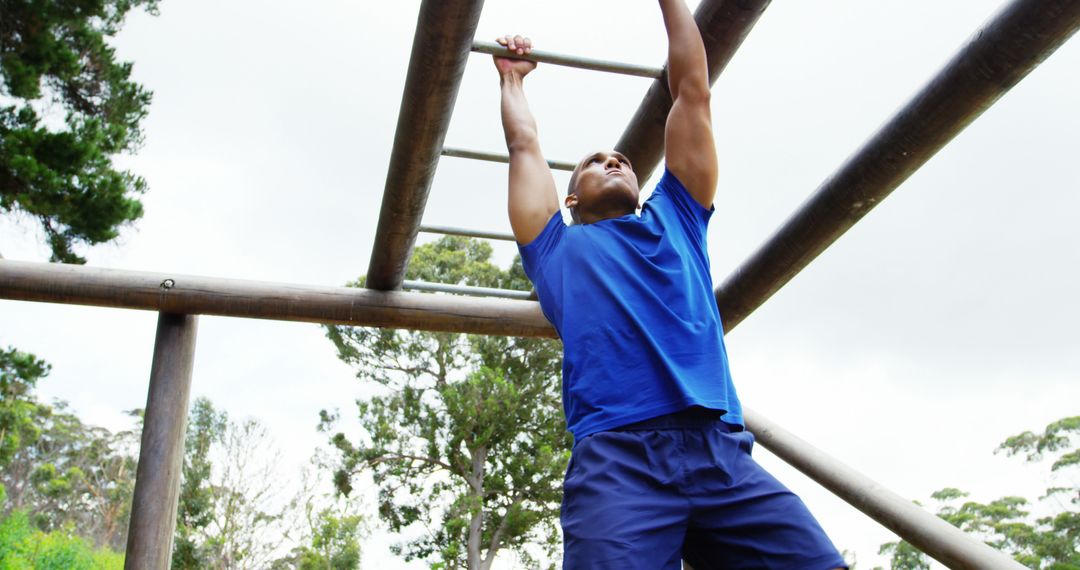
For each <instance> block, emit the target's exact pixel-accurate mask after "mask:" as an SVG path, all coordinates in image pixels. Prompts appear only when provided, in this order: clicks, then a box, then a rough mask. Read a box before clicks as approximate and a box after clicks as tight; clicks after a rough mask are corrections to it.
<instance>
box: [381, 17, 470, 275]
mask: <svg viewBox="0 0 1080 570" xmlns="http://www.w3.org/2000/svg"><path fill="white" fill-rule="evenodd" d="M483 6H484V2H483V0H424V2H423V4H421V6H420V15H419V18H418V19H417V22H416V33H415V35H414V36H413V47H412V56H411V58H410V60H409V71H408V74H407V75H406V78H405V91H404V93H403V94H402V96H401V108H400V109H399V110H398V124H397V132H396V133H395V134H394V146H393V149H392V150H391V153H390V167H389V170H388V172H387V174H386V186H385V188H384V190H383V200H382V210H381V212H380V213H379V225H378V227H377V228H376V230H375V244H374V247H373V248H372V250H371V263H370V265H369V266H368V272H367V286H368V287H370V288H372V289H379V290H392V289H398V288H400V287H401V282H402V280H403V279H404V278H405V268H406V267H407V266H408V263H409V258H410V257H411V256H412V250H413V245H414V244H415V243H416V233H417V231H418V229H419V227H420V220H421V218H422V217H423V215H424V207H425V206H426V205H427V198H428V193H429V192H430V190H431V180H432V179H433V178H434V176H435V169H436V168H437V167H438V165H439V153H440V151H441V150H442V145H443V140H444V139H445V138H446V129H447V127H449V125H450V116H451V115H452V114H453V111H454V101H455V100H456V99H457V93H458V87H459V86H460V85H461V76H462V75H463V74H464V72H465V63H466V61H468V58H469V51H470V49H471V48H472V43H473V36H474V35H475V33H476V24H477V22H478V21H479V19H480V11H481V9H482V8H483Z"/></svg>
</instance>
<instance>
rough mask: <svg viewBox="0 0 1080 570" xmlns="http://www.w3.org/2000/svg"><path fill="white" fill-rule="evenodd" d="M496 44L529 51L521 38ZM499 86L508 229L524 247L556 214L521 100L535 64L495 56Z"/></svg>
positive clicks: (532, 123)
mask: <svg viewBox="0 0 1080 570" xmlns="http://www.w3.org/2000/svg"><path fill="white" fill-rule="evenodd" d="M498 41H499V43H500V44H502V45H504V46H506V48H507V50H508V51H509V52H513V53H517V54H519V55H521V54H526V53H528V52H529V50H530V49H532V42H531V41H530V40H529V39H528V38H522V37H521V36H515V37H510V36H505V37H502V38H499V40H498ZM495 67H496V69H498V70H499V82H500V84H501V87H502V124H503V133H504V134H505V135H506V148H507V150H508V151H509V152H510V194H509V207H508V210H509V213H510V227H511V228H513V230H514V239H516V240H517V242H518V243H520V244H522V245H525V244H528V243H530V242H532V241H533V240H534V239H536V236H538V235H540V232H541V230H543V229H544V226H545V225H547V223H548V220H550V219H551V216H553V215H554V214H555V212H557V211H559V200H558V197H557V196H556V193H555V179H554V177H552V175H551V168H549V167H548V164H547V161H545V160H544V154H543V153H542V152H541V151H540V139H539V138H538V137H537V131H536V120H535V119H534V118H533V115H532V111H530V110H529V102H528V101H527V100H526V99H525V89H524V79H525V76H526V75H528V73H529V72H530V71H532V70H533V69H535V68H536V64H535V63H533V62H529V61H524V60H520V59H510V58H505V57H498V56H496V57H495Z"/></svg>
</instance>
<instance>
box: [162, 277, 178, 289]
mask: <svg viewBox="0 0 1080 570" xmlns="http://www.w3.org/2000/svg"><path fill="white" fill-rule="evenodd" d="M174 285H176V281H173V280H172V279H166V280H164V281H162V282H161V288H162V289H172V288H173V286H174Z"/></svg>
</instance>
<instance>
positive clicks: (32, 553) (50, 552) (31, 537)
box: [0, 511, 124, 570]
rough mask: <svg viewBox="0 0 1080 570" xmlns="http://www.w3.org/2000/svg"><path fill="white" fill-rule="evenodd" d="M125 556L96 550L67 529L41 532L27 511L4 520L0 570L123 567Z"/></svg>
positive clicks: (106, 569)
mask: <svg viewBox="0 0 1080 570" xmlns="http://www.w3.org/2000/svg"><path fill="white" fill-rule="evenodd" d="M123 567H124V556H123V555H122V554H119V553H117V552H113V551H112V550H109V549H108V548H101V549H98V550H94V548H93V547H92V546H91V545H90V543H89V542H87V541H86V539H84V538H81V537H78V536H75V535H73V534H72V533H70V532H68V531H66V530H57V531H53V532H49V533H45V532H41V531H40V530H37V529H35V528H34V527H33V526H32V525H31V524H30V519H29V517H27V515H26V513H25V512H24V511H14V512H12V513H11V514H9V515H8V516H7V517H6V518H4V519H3V520H0V570H31V569H33V570H121V569H122V568H123Z"/></svg>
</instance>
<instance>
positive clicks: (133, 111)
mask: <svg viewBox="0 0 1080 570" xmlns="http://www.w3.org/2000/svg"><path fill="white" fill-rule="evenodd" d="M157 1H158V0H0V14H3V18H2V19H0V101H3V102H4V103H6V104H7V105H6V106H0V212H9V213H21V214H25V215H27V216H30V217H32V218H35V219H36V220H38V222H39V223H40V224H41V227H42V229H43V230H44V232H45V235H46V237H47V239H48V241H49V245H50V247H51V249H52V259H53V260H54V261H64V262H69V263H82V262H84V261H85V260H84V259H83V258H81V257H79V256H78V255H76V254H75V253H74V251H73V249H72V247H73V245H74V244H76V243H80V242H82V243H87V244H96V243H101V242H104V241H109V240H111V239H113V238H115V237H116V235H117V228H118V227H119V226H121V225H123V224H125V223H129V222H131V221H133V220H135V219H138V218H139V217H140V216H141V215H142V204H141V203H140V202H139V200H138V198H137V196H138V195H140V194H142V193H143V192H144V191H145V189H146V183H145V181H144V180H143V179H142V178H140V177H138V176H136V175H134V174H132V173H130V172H127V171H122V170H117V169H116V168H115V167H114V165H113V163H112V158H113V156H114V155H117V154H119V153H122V152H131V151H133V150H134V149H135V148H136V147H137V146H138V145H139V144H140V143H141V140H142V134H141V132H140V130H139V123H140V122H141V121H142V119H143V118H144V117H145V116H146V113H147V107H148V106H149V104H150V98H151V94H150V92H149V91H147V90H146V89H144V88H142V87H141V86H140V85H139V84H137V83H135V82H134V81H132V80H131V70H132V66H131V63H126V62H119V61H117V60H116V52H115V50H114V49H113V48H112V47H110V46H109V45H108V43H107V41H106V40H107V39H108V38H111V37H113V36H115V35H116V33H117V32H118V31H119V29H120V27H121V26H122V24H123V21H124V18H125V16H126V15H127V14H128V12H130V11H131V10H132V9H134V8H140V7H141V8H145V9H146V10H148V11H149V12H151V13H155V11H156V8H157ZM61 114H62V115H63V117H62V118H61V117H60V116H59V115H61ZM61 122H62V126H60V123H61Z"/></svg>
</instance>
